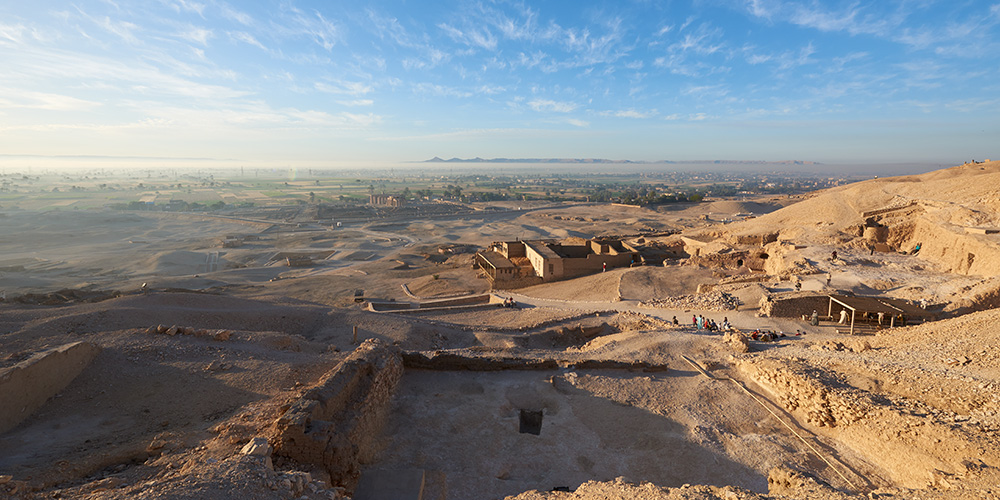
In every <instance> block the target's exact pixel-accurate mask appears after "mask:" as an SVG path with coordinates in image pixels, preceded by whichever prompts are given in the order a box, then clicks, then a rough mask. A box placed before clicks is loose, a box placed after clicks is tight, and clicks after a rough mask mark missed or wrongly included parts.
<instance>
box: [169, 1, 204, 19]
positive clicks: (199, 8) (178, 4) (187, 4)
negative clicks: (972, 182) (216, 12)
mask: <svg viewBox="0 0 1000 500" xmlns="http://www.w3.org/2000/svg"><path fill="white" fill-rule="evenodd" d="M169 5H170V6H171V7H173V8H174V10H176V11H177V12H182V11H183V12H194V13H196V14H198V15H199V16H204V12H205V4H203V3H198V2H191V1H188V0H173V1H172V2H170V3H169Z"/></svg>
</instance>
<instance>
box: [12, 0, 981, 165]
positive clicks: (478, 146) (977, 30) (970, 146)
mask: <svg viewBox="0 0 1000 500" xmlns="http://www.w3.org/2000/svg"><path fill="white" fill-rule="evenodd" d="M998 25H1000V3H998V2H993V1H963V0H942V1H936V0H886V1H878V2H861V1H816V0H802V1H783V0H693V1H662V2H654V1H628V0H620V1H613V2H570V1H546V2H508V1H476V0H472V1H440V2H413V1H405V0H400V1H384V2H371V3H357V2H336V1H276V2H239V3H237V2H232V3H227V2H223V1H217V0H148V1H141V2H130V1H125V0H118V1H112V0H105V1H94V0H90V1H87V0H84V1H80V2H51V1H45V0H40V1H33V2H4V3H3V5H2V6H0V154H5V155H40V156H42V157H45V156H59V155H107V156H144V157H145V156H151V157H182V158H212V159H219V160H225V161H235V162H237V163H241V162H247V163H256V164H268V163H273V164H276V165H302V166H305V165H324V164H332V163H336V162H345V161H346V162H358V161H361V162H364V161H373V162H377V161H384V162H395V161H407V160H422V159H426V158H430V157H432V156H435V155H438V156H442V157H453V156H457V157H473V156H481V157H499V156H505V157H595V158H611V159H631V160H660V159H670V160H708V159H747V160H751V159H752V160H758V159H760V160H787V159H799V160H814V161H824V162H844V161H846V162H885V161H903V162H905V161H931V162H939V161H940V162H959V163H960V162H961V161H964V160H966V159H973V158H976V159H982V158H986V157H990V156H992V157H1000V150H997V149H996V148H997V145H998V144H1000V140H998V139H1000V118H998V117H1000V113H998V112H1000V78H998V76H1000V75H998V73H1000V38H998V34H1000V28H998Z"/></svg>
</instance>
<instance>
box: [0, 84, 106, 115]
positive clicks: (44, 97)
mask: <svg viewBox="0 0 1000 500" xmlns="http://www.w3.org/2000/svg"><path fill="white" fill-rule="evenodd" d="M99 106H101V104H100V103H98V102H94V101H87V100H84V99H79V98H76V97H73V96H68V95H64V94H51V93H46V92H35V91H32V90H25V89H17V88H0V109H3V108H8V109H10V108H22V109H44V110H49V111H87V110H91V109H93V108H96V107H99Z"/></svg>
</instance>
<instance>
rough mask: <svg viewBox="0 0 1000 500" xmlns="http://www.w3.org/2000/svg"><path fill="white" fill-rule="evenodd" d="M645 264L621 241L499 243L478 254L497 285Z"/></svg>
mask: <svg viewBox="0 0 1000 500" xmlns="http://www.w3.org/2000/svg"><path fill="white" fill-rule="evenodd" d="M641 263H642V256H640V255H639V252H638V251H637V250H636V249H635V248H632V247H631V246H630V245H628V244H627V243H624V242H622V241H620V240H599V239H592V240H586V241H583V242H582V243H559V242H552V241H541V240H533V241H503V242H496V243H493V244H492V245H490V247H489V248H488V249H486V250H484V251H481V252H478V253H476V264H477V265H478V266H479V267H480V268H481V269H483V271H485V273H486V276H487V278H489V280H490V281H491V282H492V283H493V284H494V285H495V286H504V287H518V286H528V285H531V284H535V283H541V282H547V281H557V280H561V279H567V278H574V277H577V276H583V275H587V274H593V273H599V272H602V271H604V270H607V269H613V268H616V267H629V266H632V265H635V264H641Z"/></svg>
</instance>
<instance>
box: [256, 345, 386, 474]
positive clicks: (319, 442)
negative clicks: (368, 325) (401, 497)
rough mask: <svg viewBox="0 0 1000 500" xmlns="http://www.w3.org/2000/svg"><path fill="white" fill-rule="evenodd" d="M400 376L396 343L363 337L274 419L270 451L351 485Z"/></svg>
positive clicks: (370, 453) (372, 447) (368, 454)
mask: <svg viewBox="0 0 1000 500" xmlns="http://www.w3.org/2000/svg"><path fill="white" fill-rule="evenodd" d="M402 375H403V359H402V356H401V355H400V351H399V349H398V348H396V347H394V346H391V345H389V344H386V343H384V342H381V341H378V340H376V339H369V340H366V341H365V342H364V343H362V344H361V345H360V346H358V348H357V349H355V351H354V352H353V353H352V354H351V355H350V356H348V358H347V359H345V360H344V361H343V362H342V363H340V364H339V365H338V366H337V367H336V368H335V369H333V370H332V371H330V372H329V373H327V374H326V375H325V376H324V377H323V379H322V380H320V382H319V383H318V384H317V385H316V387H314V388H312V389H310V390H309V391H308V392H306V393H305V394H304V395H303V396H302V397H301V398H300V399H299V400H298V401H296V402H295V403H293V404H292V405H291V406H290V407H289V408H288V410H287V411H286V412H285V413H284V415H282V416H281V417H280V418H279V419H278V420H277V422H276V423H275V431H276V434H277V436H276V437H275V438H274V439H272V440H271V441H272V442H273V443H275V444H274V453H275V454H276V455H278V456H283V457H288V458H291V459H293V460H296V461H298V462H302V463H309V464H314V465H319V466H322V467H324V468H325V469H326V471H327V473H329V474H330V480H331V482H332V485H333V486H343V487H345V488H347V489H348V490H353V489H354V488H355V487H356V486H357V484H358V479H359V477H360V475H361V467H360V464H361V462H365V461H369V460H371V459H372V458H373V456H374V454H375V451H376V450H375V438H376V437H377V436H378V434H379V430H380V429H381V427H382V425H383V424H384V423H385V419H386V416H387V414H388V411H389V400H390V399H391V398H392V395H393V393H394V392H395V390H396V385H397V384H398V383H399V379H400V378H401V377H402Z"/></svg>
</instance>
